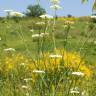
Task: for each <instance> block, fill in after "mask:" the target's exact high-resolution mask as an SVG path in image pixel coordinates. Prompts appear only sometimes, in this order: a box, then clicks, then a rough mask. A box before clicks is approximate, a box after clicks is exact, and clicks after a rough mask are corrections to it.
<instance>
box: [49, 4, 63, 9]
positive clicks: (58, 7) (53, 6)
mask: <svg viewBox="0 0 96 96" xmlns="http://www.w3.org/2000/svg"><path fill="white" fill-rule="evenodd" d="M50 8H51V9H53V10H58V9H62V7H61V6H59V5H57V4H54V5H52V6H50Z"/></svg>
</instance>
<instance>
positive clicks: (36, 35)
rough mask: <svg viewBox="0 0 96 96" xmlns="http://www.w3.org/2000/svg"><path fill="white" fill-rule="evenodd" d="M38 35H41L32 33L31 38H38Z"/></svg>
mask: <svg viewBox="0 0 96 96" xmlns="http://www.w3.org/2000/svg"><path fill="white" fill-rule="evenodd" d="M38 37H42V36H41V35H40V34H33V35H32V38H38Z"/></svg>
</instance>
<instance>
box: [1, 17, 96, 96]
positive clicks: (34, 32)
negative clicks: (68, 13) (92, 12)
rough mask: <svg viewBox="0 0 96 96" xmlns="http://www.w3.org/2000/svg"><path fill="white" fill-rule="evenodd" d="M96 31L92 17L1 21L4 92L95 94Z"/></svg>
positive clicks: (13, 95)
mask: <svg viewBox="0 0 96 96" xmlns="http://www.w3.org/2000/svg"><path fill="white" fill-rule="evenodd" d="M95 30H96V23H95V22H93V21H92V20H91V18H90V17H78V18H75V17H70V18H63V17H60V18H56V21H55V24H54V19H47V18H45V19H41V18H27V17H25V18H13V19H12V18H11V19H10V18H9V19H8V18H3V19H0V96H96V91H95V90H96V80H95V79H96V71H95V68H96V31H95Z"/></svg>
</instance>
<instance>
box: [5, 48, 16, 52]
mask: <svg viewBox="0 0 96 96" xmlns="http://www.w3.org/2000/svg"><path fill="white" fill-rule="evenodd" d="M4 51H15V49H14V48H7V49H4Z"/></svg>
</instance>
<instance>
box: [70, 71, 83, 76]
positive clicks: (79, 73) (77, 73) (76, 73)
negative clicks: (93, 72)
mask: <svg viewBox="0 0 96 96" xmlns="http://www.w3.org/2000/svg"><path fill="white" fill-rule="evenodd" d="M72 75H77V76H84V73H82V72H72Z"/></svg>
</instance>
